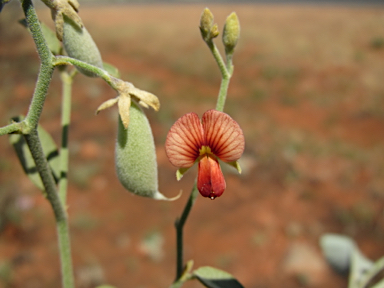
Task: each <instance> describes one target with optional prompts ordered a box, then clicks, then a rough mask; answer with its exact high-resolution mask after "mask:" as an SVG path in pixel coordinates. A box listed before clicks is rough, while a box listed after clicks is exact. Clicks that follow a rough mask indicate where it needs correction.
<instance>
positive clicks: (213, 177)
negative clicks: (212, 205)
mask: <svg viewBox="0 0 384 288" xmlns="http://www.w3.org/2000/svg"><path fill="white" fill-rule="evenodd" d="M165 151H166V153H167V156H168V159H169V161H170V162H171V163H172V165H174V166H176V167H179V168H180V169H179V170H178V173H177V178H178V180H180V178H181V177H182V176H183V174H184V173H185V172H186V171H187V170H188V169H189V168H190V167H192V166H193V164H194V163H195V162H198V163H199V164H198V165H199V167H198V175H197V188H198V190H199V192H200V194H201V195H203V196H204V197H209V198H211V199H212V200H213V199H215V198H216V197H219V196H220V195H221V194H223V192H224V190H225V188H226V184H225V180H224V176H223V173H222V172H221V168H220V164H219V161H218V159H220V160H222V161H223V162H226V163H228V164H230V165H232V166H235V167H236V168H237V169H238V171H239V172H241V170H240V166H239V165H238V163H237V160H238V159H239V158H240V157H241V155H242V154H243V151H244V135H243V131H242V130H241V128H240V126H239V124H237V122H236V121H235V120H233V119H232V118H231V117H230V116H229V115H228V114H225V113H223V112H219V111H216V110H208V111H207V112H205V113H204V114H203V117H202V121H201V122H200V119H199V117H198V116H197V114H196V113H188V114H185V115H184V116H182V117H181V118H179V119H178V120H177V121H176V122H175V124H173V126H172V127H171V129H170V130H169V132H168V135H167V140H166V142H165Z"/></svg>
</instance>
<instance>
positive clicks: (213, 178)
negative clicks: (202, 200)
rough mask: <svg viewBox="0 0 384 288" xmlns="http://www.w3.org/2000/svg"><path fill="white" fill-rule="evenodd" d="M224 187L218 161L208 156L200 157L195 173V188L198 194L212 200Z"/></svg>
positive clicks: (219, 194) (221, 192)
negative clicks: (197, 169) (196, 173)
mask: <svg viewBox="0 0 384 288" xmlns="http://www.w3.org/2000/svg"><path fill="white" fill-rule="evenodd" d="M225 188H226V183H225V179H224V175H223V172H221V168H220V164H219V161H217V160H216V159H213V158H211V157H209V156H204V157H203V158H201V159H200V162H199V172H198V175H197V189H199V191H200V194H201V195H202V196H204V197H209V198H211V199H212V200H213V199H215V198H216V197H219V196H221V194H223V192H224V190H225Z"/></svg>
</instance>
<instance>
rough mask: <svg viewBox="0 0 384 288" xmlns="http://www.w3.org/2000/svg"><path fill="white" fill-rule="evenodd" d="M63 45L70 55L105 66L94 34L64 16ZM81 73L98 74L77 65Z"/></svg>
mask: <svg viewBox="0 0 384 288" xmlns="http://www.w3.org/2000/svg"><path fill="white" fill-rule="evenodd" d="M63 45H64V49H65V51H66V52H67V54H68V56H69V57H72V58H75V59H77V60H80V61H83V62H86V63H88V64H91V65H94V66H96V67H99V68H103V60H102V59H101V55H100V52H99V49H98V48H97V46H96V44H95V42H94V41H93V39H92V36H91V35H90V34H89V33H88V31H87V29H86V28H85V27H84V26H83V27H82V28H80V27H79V26H77V25H76V24H75V23H74V22H72V20H70V19H69V18H67V17H65V16H64V26H63ZM76 68H77V70H79V71H80V72H81V73H83V74H84V75H86V76H89V77H95V76H96V75H95V74H94V73H92V72H89V71H87V70H85V69H82V68H80V67H77V66H76Z"/></svg>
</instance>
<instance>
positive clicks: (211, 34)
mask: <svg viewBox="0 0 384 288" xmlns="http://www.w3.org/2000/svg"><path fill="white" fill-rule="evenodd" d="M199 28H200V32H201V36H202V37H203V39H204V41H205V42H207V41H210V40H211V39H212V38H215V37H217V36H218V35H219V30H218V28H217V24H213V14H212V12H211V11H210V10H209V9H208V8H205V9H204V11H203V13H202V14H201V17H200V27H199Z"/></svg>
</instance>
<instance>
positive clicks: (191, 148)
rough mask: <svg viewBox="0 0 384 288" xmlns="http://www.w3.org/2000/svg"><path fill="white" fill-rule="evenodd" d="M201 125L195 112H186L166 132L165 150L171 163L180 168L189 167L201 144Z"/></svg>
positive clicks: (202, 135)
mask: <svg viewBox="0 0 384 288" xmlns="http://www.w3.org/2000/svg"><path fill="white" fill-rule="evenodd" d="M203 141H204V133H203V126H202V125H201V122H200V119H199V117H198V116H197V114H196V113H188V114H185V115H184V116H182V117H181V118H179V119H178V120H177V121H176V122H175V124H173V126H172V127H171V129H170V130H169V132H168V135H167V140H166V141H165V152H166V153H167V156H168V159H169V161H170V162H171V163H172V165H174V166H176V167H181V168H187V167H191V166H192V165H193V163H194V162H195V160H196V159H197V158H198V157H199V149H200V148H201V146H202V145H203Z"/></svg>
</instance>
